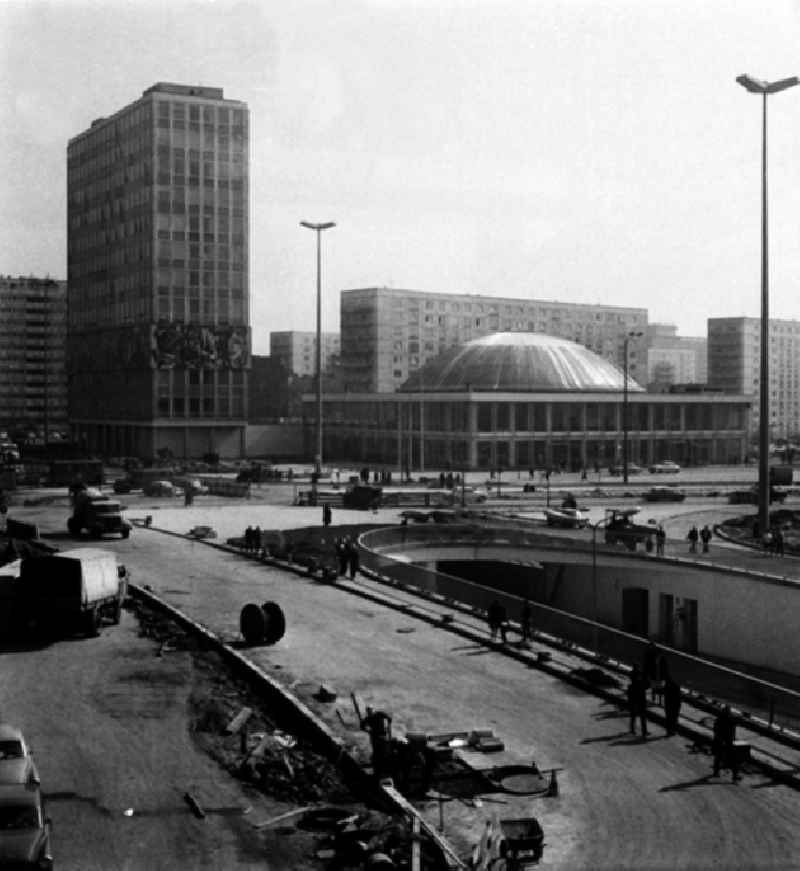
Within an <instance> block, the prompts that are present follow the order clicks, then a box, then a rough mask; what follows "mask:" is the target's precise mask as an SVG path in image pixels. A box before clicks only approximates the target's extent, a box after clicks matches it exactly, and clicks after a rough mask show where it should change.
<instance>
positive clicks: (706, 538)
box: [700, 524, 711, 553]
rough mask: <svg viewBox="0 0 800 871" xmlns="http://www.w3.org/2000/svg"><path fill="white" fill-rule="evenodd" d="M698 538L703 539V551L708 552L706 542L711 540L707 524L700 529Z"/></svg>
mask: <svg viewBox="0 0 800 871" xmlns="http://www.w3.org/2000/svg"><path fill="white" fill-rule="evenodd" d="M700 538H701V539H702V541H703V553H708V543H709V541H711V530H710V529H709V528H708V524H706V525H705V526H704V527H703V528H702V529H701V530H700Z"/></svg>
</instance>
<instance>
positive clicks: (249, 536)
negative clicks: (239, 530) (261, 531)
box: [244, 526, 253, 550]
mask: <svg viewBox="0 0 800 871" xmlns="http://www.w3.org/2000/svg"><path fill="white" fill-rule="evenodd" d="M244 549H245V550H252V549H253V527H252V526H248V527H247V529H245V531H244Z"/></svg>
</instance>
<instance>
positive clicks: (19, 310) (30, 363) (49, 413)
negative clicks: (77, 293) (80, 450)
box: [0, 275, 67, 436]
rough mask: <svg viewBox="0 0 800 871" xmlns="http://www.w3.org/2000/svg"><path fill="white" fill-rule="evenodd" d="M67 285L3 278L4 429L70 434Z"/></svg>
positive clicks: (0, 358) (0, 401)
mask: <svg viewBox="0 0 800 871" xmlns="http://www.w3.org/2000/svg"><path fill="white" fill-rule="evenodd" d="M66 335H67V283H66V281H56V280H54V279H52V278H33V277H28V278H25V277H22V276H19V277H17V278H15V277H13V276H11V275H3V276H0V429H3V430H7V431H8V432H9V433H14V432H17V431H20V430H24V431H25V432H29V431H31V430H32V431H34V432H36V433H37V434H38V433H41V434H42V435H43V436H48V435H50V434H52V433H54V432H63V431H64V430H66V429H67V374H66V369H65V366H64V360H65V347H66Z"/></svg>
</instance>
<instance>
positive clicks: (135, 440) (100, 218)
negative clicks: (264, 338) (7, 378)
mask: <svg viewBox="0 0 800 871" xmlns="http://www.w3.org/2000/svg"><path fill="white" fill-rule="evenodd" d="M248 126H249V113H248V108H247V105H246V104H245V103H243V102H240V101H238V100H228V99H224V96H223V91H222V89H221V88H213V87H192V86H186V85H175V84H168V83H163V82H161V83H158V84H156V85H153V87H151V88H148V89H147V90H146V91H145V92H144V93H143V94H142V96H141V98H140V99H139V100H136V101H135V102H134V103H131V104H130V105H128V106H125V107H124V108H123V109H120V110H119V111H118V112H116V113H115V114H113V115H111V116H110V117H107V118H99V119H98V120H96V121H94V122H93V123H92V125H91V127H90V128H89V129H88V130H85V131H84V132H83V133H80V134H79V135H78V136H75V137H74V138H73V139H71V140H70V142H69V145H68V149H67V220H68V242H67V249H68V282H69V339H68V367H69V374H70V393H69V402H70V416H71V420H72V423H73V425H74V429H75V433H76V435H77V437H78V438H79V439H80V440H81V441H82V442H83V443H84V445H85V447H86V448H87V450H90V451H93V452H99V453H105V454H111V455H138V456H152V455H154V454H156V453H157V452H158V451H160V450H165V449H169V450H170V451H172V452H173V454H174V455H175V456H180V457H187V456H200V455H202V454H204V453H207V452H216V453H220V454H222V455H224V456H240V455H241V454H242V453H243V452H244V446H245V424H246V419H247V400H246V397H247V370H248V368H249V365H250V364H249V360H250V329H249V305H248V303H249V299H248V291H249V288H248V197H249V191H248Z"/></svg>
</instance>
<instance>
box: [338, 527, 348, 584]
mask: <svg viewBox="0 0 800 871" xmlns="http://www.w3.org/2000/svg"><path fill="white" fill-rule="evenodd" d="M347 543H348V539H347V536H346V535H345V536H344V537H343V538H337V539H336V543H335V547H336V559H337V560H338V561H339V576H340V577H341V576H342V575H346V574H347V557H348V548H347Z"/></svg>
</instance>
